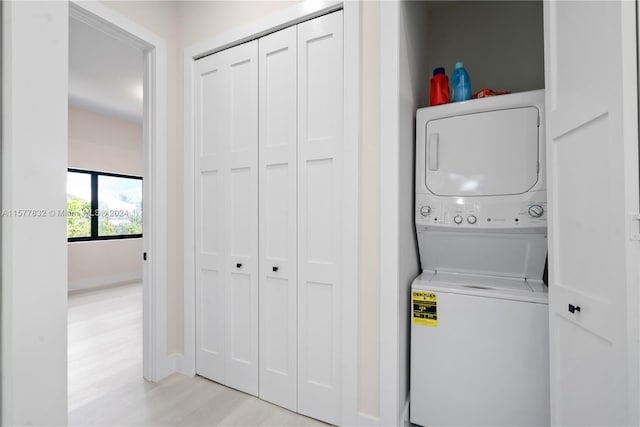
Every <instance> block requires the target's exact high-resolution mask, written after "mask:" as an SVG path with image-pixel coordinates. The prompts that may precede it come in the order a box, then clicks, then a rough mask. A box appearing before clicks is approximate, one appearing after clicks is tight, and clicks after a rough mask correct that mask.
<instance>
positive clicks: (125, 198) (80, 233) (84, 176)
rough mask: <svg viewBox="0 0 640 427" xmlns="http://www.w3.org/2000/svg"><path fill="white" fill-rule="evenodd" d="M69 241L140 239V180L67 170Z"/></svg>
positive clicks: (101, 173)
mask: <svg viewBox="0 0 640 427" xmlns="http://www.w3.org/2000/svg"><path fill="white" fill-rule="evenodd" d="M67 221H68V222H67V237H68V239H69V241H81V240H107V239H122V238H135V237H142V178H141V177H137V176H129V175H119V174H112V173H105V172H95V171H85V170H78V169H69V170H68V172H67Z"/></svg>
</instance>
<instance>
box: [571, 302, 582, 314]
mask: <svg viewBox="0 0 640 427" xmlns="http://www.w3.org/2000/svg"><path fill="white" fill-rule="evenodd" d="M576 311H577V312H578V313H580V306H579V305H573V304H569V313H571V314H574V313H575V312H576Z"/></svg>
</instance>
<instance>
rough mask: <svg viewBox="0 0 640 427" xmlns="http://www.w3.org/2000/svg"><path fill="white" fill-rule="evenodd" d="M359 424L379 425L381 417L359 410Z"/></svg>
mask: <svg viewBox="0 0 640 427" xmlns="http://www.w3.org/2000/svg"><path fill="white" fill-rule="evenodd" d="M357 419H358V425H359V426H379V425H380V417H375V416H373V415H369V414H365V413H362V412H358V416H357Z"/></svg>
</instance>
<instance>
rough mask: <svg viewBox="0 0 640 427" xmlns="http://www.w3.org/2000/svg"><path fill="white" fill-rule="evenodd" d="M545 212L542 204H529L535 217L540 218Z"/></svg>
mask: <svg viewBox="0 0 640 427" xmlns="http://www.w3.org/2000/svg"><path fill="white" fill-rule="evenodd" d="M543 213H544V208H543V207H542V206H540V205H531V206H529V215H531V216H532V217H534V218H540V217H541V216H542V214H543Z"/></svg>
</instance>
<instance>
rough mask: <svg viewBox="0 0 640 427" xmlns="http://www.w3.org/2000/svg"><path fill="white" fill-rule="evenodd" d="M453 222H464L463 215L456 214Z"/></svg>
mask: <svg viewBox="0 0 640 427" xmlns="http://www.w3.org/2000/svg"><path fill="white" fill-rule="evenodd" d="M453 222H455V223H456V224H462V216H460V215H456V216H454V217H453Z"/></svg>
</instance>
